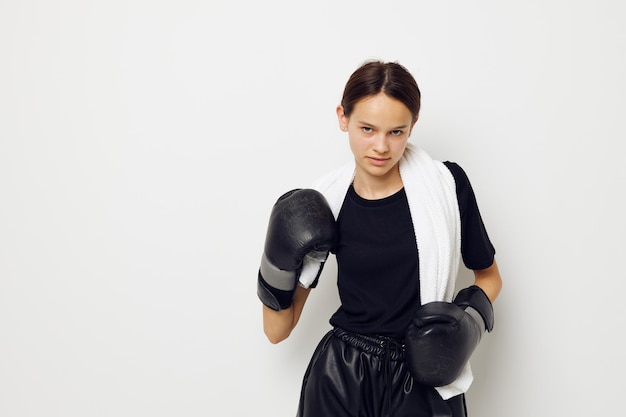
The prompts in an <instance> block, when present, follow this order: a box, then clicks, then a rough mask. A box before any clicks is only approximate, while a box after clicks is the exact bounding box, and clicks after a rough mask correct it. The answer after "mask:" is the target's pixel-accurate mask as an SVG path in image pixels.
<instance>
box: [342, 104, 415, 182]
mask: <svg viewBox="0 0 626 417" xmlns="http://www.w3.org/2000/svg"><path fill="white" fill-rule="evenodd" d="M337 116H338V118H339V125H340V127H341V129H342V130H344V131H347V132H348V136H349V138H350V148H351V150H352V153H353V154H354V158H355V161H356V176H358V177H360V178H361V179H365V180H367V179H377V180H380V179H385V178H391V176H395V175H397V174H398V170H397V169H395V167H396V165H397V164H398V161H399V160H400V158H401V157H402V154H403V153H404V148H405V147H406V144H407V142H408V139H409V136H410V135H411V130H412V129H413V126H414V125H415V122H416V120H414V118H413V115H412V114H411V111H410V110H409V109H408V108H407V107H406V106H405V105H404V104H403V103H402V102H401V101H398V100H396V99H393V98H390V97H388V96H387V95H385V94H384V93H378V94H376V95H374V96H369V97H365V98H363V99H361V100H360V101H358V102H357V103H356V105H355V106H354V108H353V111H352V114H351V115H350V116H349V117H348V116H346V115H344V113H343V107H342V106H339V107H337Z"/></svg>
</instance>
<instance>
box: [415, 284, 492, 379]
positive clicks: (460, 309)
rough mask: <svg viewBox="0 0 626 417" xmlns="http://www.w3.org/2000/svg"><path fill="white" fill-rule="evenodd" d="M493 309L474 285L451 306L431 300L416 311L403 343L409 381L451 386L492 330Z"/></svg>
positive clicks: (487, 299)
mask: <svg viewBox="0 0 626 417" xmlns="http://www.w3.org/2000/svg"><path fill="white" fill-rule="evenodd" d="M493 322H494V318H493V306H492V305H491V301H489V298H488V297H487V295H486V294H485V292H484V291H483V290H482V289H481V288H480V287H478V286H477V285H472V286H470V287H468V288H465V289H463V290H461V291H459V293H458V294H457V296H456V298H455V299H454V301H453V302H452V303H446V302H440V301H435V302H432V303H427V304H424V305H422V306H421V307H420V308H418V309H417V311H416V312H415V315H414V317H413V320H412V321H411V324H410V325H409V328H408V329H407V333H406V337H405V344H406V356H407V364H408V366H409V369H410V372H411V374H412V375H413V378H414V379H415V380H416V381H417V382H419V383H420V384H423V385H428V386H432V387H441V386H444V385H448V384H450V383H452V382H453V381H454V380H455V379H457V378H458V376H459V375H460V374H461V371H462V370H463V368H464V367H465V364H466V363H467V361H468V360H469V358H470V356H471V355H472V353H473V352H474V350H475V349H476V347H477V346H478V343H479V342H480V339H481V337H482V335H483V333H484V332H485V330H487V331H489V332H490V331H491V330H493Z"/></svg>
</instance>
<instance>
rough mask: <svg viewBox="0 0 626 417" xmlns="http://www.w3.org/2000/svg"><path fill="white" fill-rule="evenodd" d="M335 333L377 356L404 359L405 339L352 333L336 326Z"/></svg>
mask: <svg viewBox="0 0 626 417" xmlns="http://www.w3.org/2000/svg"><path fill="white" fill-rule="evenodd" d="M333 335H334V336H335V337H337V338H339V339H340V340H342V341H344V342H345V343H347V344H348V345H350V346H352V347H354V348H356V349H359V350H361V351H363V352H367V353H371V354H373V355H376V356H381V357H388V358H389V359H391V360H393V361H399V360H404V341H403V340H398V339H393V338H391V337H386V336H371V335H364V334H359V333H351V332H348V331H345V330H344V329H341V328H339V327H335V328H334V329H333Z"/></svg>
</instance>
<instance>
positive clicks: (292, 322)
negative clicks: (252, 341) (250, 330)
mask: <svg viewBox="0 0 626 417" xmlns="http://www.w3.org/2000/svg"><path fill="white" fill-rule="evenodd" d="M309 292H310V289H304V288H301V287H298V288H297V289H296V294H295V296H294V300H293V304H292V305H291V307H289V308H286V309H283V310H280V311H274V310H272V309H271V308H269V307H267V306H265V305H264V306H263V331H264V332H265V335H266V336H267V338H268V340H269V341H270V342H271V343H279V342H282V341H283V340H285V339H286V338H288V337H289V335H290V334H291V331H292V330H293V329H294V328H295V327H296V324H298V320H300V315H301V314H302V309H303V308H304V303H305V302H306V299H307V297H308V296H309Z"/></svg>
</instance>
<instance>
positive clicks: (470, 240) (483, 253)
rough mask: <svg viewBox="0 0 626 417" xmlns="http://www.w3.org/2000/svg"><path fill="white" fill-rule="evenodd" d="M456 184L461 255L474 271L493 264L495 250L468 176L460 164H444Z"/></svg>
mask: <svg viewBox="0 0 626 417" xmlns="http://www.w3.org/2000/svg"><path fill="white" fill-rule="evenodd" d="M444 164H445V165H446V167H447V168H448V169H449V170H450V172H451V173H452V176H453V177H454V181H455V183H456V195H457V199H458V202H459V211H460V213H461V254H462V257H463V263H464V264H465V266H466V267H467V268H469V269H472V270H477V269H485V268H488V267H490V266H491V265H492V264H493V260H494V256H495V253H496V251H495V248H494V246H493V244H492V243H491V240H490V239H489V235H488V234H487V229H486V228H485V224H484V223H483V219H482V217H481V215H480V210H479V209H478V203H477V201H476V195H475V194H474V190H473V189H472V185H471V184H470V181H469V178H468V177H467V174H466V173H465V171H464V170H463V168H461V167H460V166H459V165H458V164H456V163H454V162H449V161H446V162H444Z"/></svg>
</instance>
